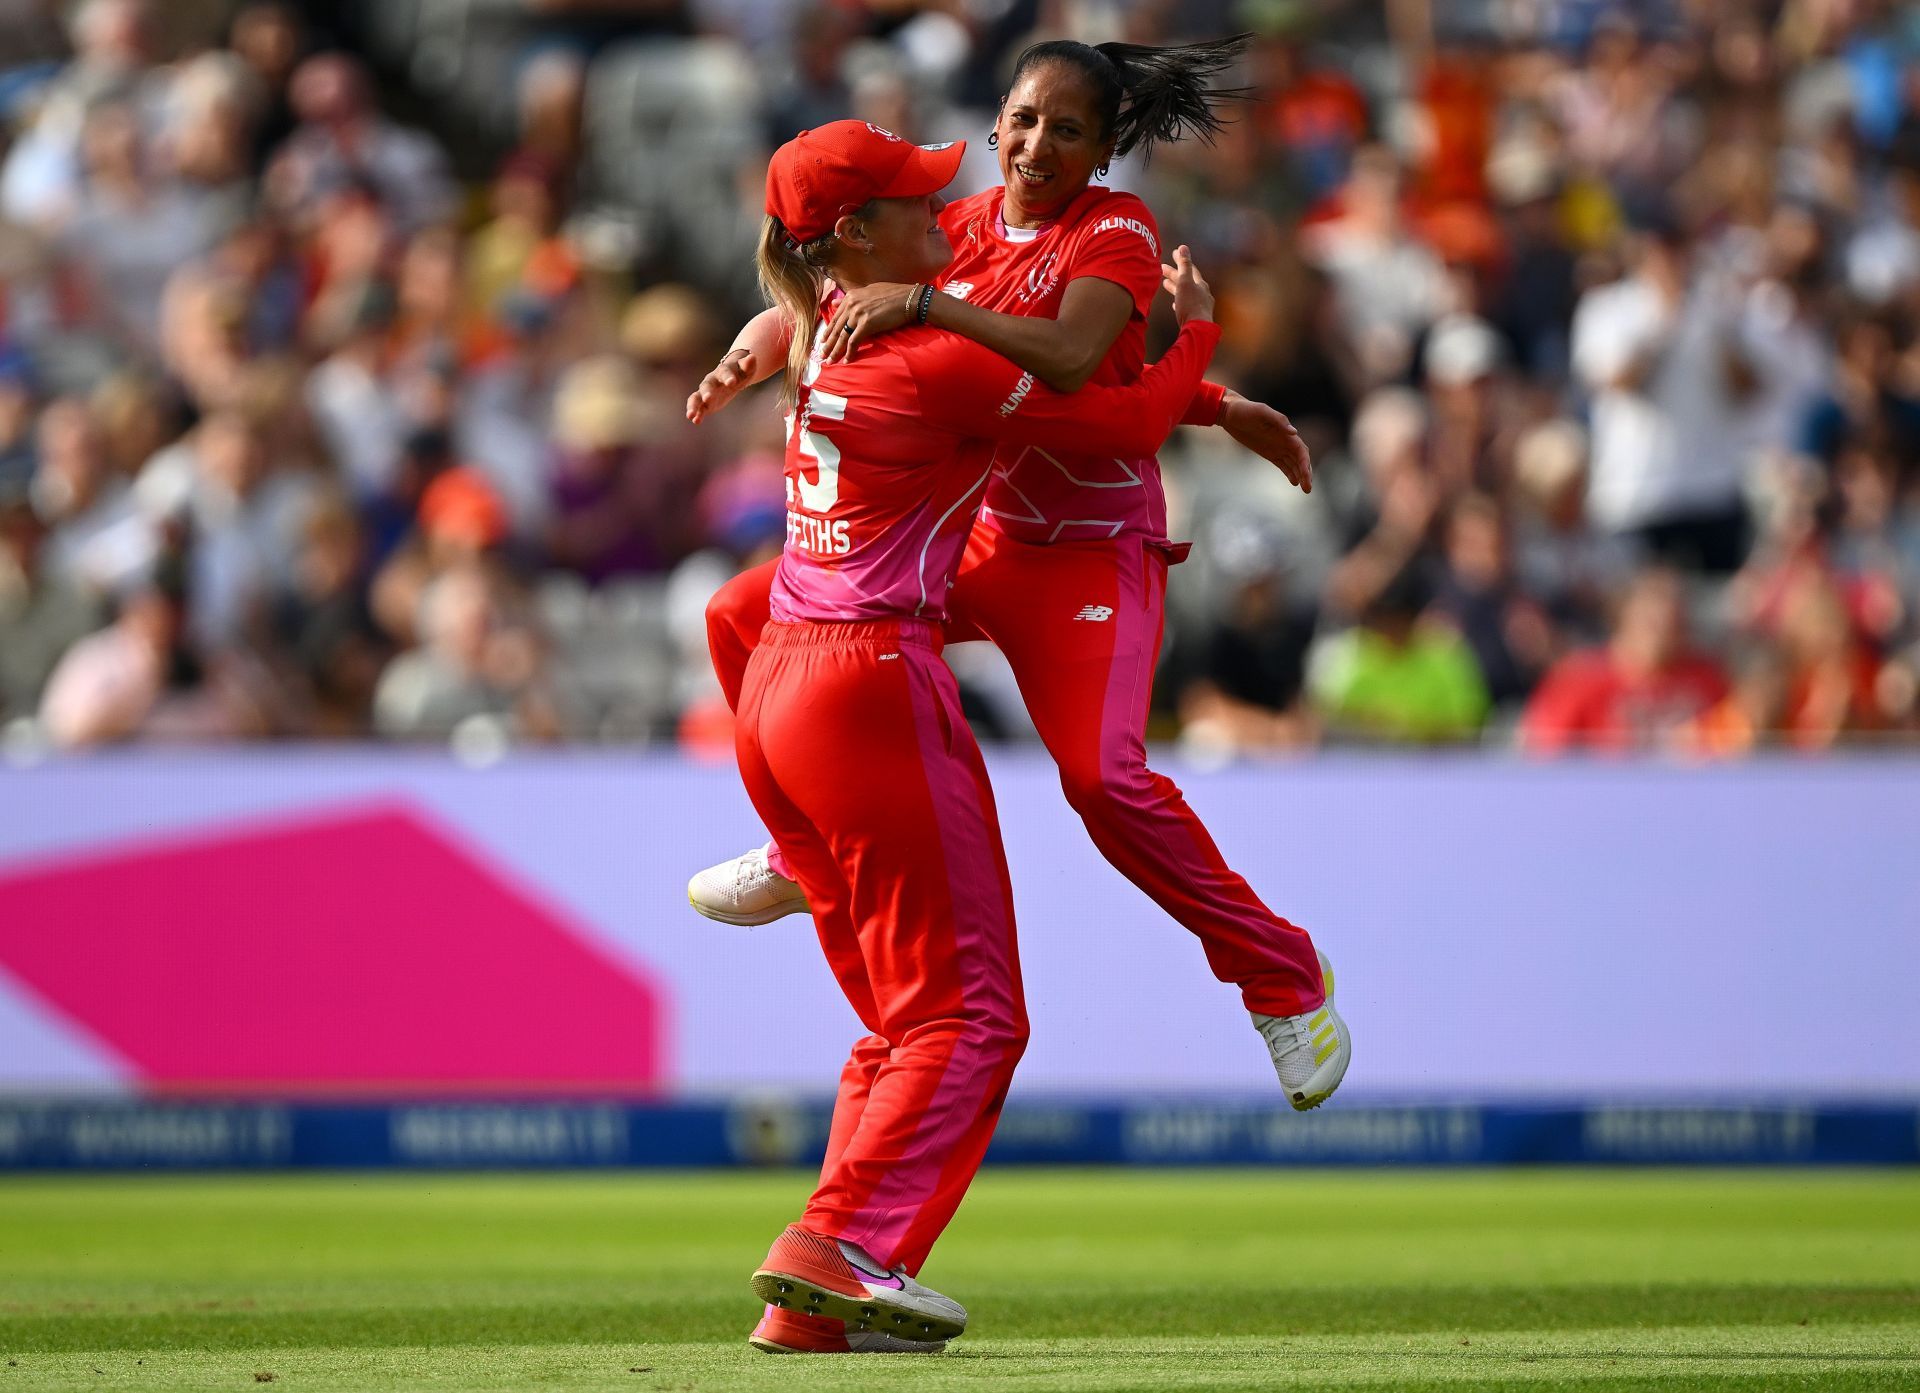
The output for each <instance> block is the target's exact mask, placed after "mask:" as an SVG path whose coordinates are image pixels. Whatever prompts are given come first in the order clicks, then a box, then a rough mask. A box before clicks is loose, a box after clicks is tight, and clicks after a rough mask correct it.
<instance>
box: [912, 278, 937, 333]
mask: <svg viewBox="0 0 1920 1393" xmlns="http://www.w3.org/2000/svg"><path fill="white" fill-rule="evenodd" d="M932 312H933V286H932V285H923V286H921V287H920V303H919V304H917V305H916V306H914V311H913V322H914V323H916V324H925V323H926V322H927V316H928V315H929V314H931V313H932Z"/></svg>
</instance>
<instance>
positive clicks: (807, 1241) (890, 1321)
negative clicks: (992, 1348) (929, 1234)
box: [753, 1224, 967, 1344]
mask: <svg viewBox="0 0 1920 1393" xmlns="http://www.w3.org/2000/svg"><path fill="white" fill-rule="evenodd" d="M753 1289H754V1291H755V1292H757V1293H758V1294H759V1296H760V1299H761V1300H762V1301H765V1302H766V1303H767V1304H768V1305H770V1306H777V1307H779V1308H780V1309H781V1310H786V1311H798V1312H800V1313H801V1314H803V1315H809V1316H827V1317H829V1318H831V1319H834V1320H841V1321H845V1322H846V1323H847V1328H848V1333H849V1334H853V1333H858V1332H861V1331H868V1330H884V1331H886V1332H887V1333H888V1334H889V1335H898V1336H899V1337H900V1338H901V1339H903V1340H917V1341H919V1342H921V1343H922V1344H934V1343H937V1342H939V1341H942V1340H951V1339H952V1338H953V1337H954V1336H956V1335H958V1334H960V1332H961V1331H963V1330H965V1329H966V1328H967V1310H966V1307H964V1306H962V1305H961V1304H960V1303H959V1302H958V1301H955V1300H954V1299H953V1298H952V1297H948V1296H942V1295H941V1294H940V1293H939V1292H937V1291H935V1290H934V1289H933V1288H932V1287H928V1286H922V1285H921V1284H920V1283H919V1282H916V1281H914V1280H913V1278H911V1277H909V1276H908V1275H907V1274H906V1271H905V1270H904V1269H903V1268H897V1267H896V1268H892V1269H888V1268H884V1267H882V1266H881V1265H880V1264H879V1263H878V1262H876V1261H875V1260H874V1259H873V1258H872V1257H871V1256H869V1255H868V1254H867V1252H866V1251H865V1250H864V1249H862V1248H861V1247H860V1246H859V1245H858V1244H855V1243H849V1242H847V1241H846V1240H845V1239H843V1238H842V1239H834V1238H828V1237H826V1236H825V1235H823V1234H818V1233H814V1232H812V1231H811V1230H808V1229H803V1228H801V1227H800V1226H799V1225H798V1224H792V1225H789V1226H788V1228H787V1231H786V1232H785V1233H783V1234H781V1235H780V1236H779V1237H778V1238H776V1239H774V1240H773V1247H772V1248H771V1249H769V1250H768V1252H767V1260H766V1261H765V1262H763V1263H761V1264H760V1268H759V1270H758V1271H757V1272H755V1273H754V1274H753Z"/></svg>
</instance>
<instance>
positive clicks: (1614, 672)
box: [1521, 570, 1727, 754]
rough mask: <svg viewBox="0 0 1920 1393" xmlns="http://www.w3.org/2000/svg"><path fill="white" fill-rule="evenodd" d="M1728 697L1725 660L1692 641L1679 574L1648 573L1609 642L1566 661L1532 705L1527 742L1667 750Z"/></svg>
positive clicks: (1546, 747) (1548, 748) (1542, 747)
mask: <svg viewBox="0 0 1920 1393" xmlns="http://www.w3.org/2000/svg"><path fill="white" fill-rule="evenodd" d="M1726 695H1727V678H1726V674H1725V672H1724V671H1722V669H1721V667H1720V665H1719V664H1718V663H1717V662H1715V661H1714V660H1713V659H1711V658H1709V657H1705V656H1703V655H1701V654H1699V653H1696V652H1694V651H1693V650H1692V648H1691V647H1689V645H1688V640H1687V617H1686V601H1685V597H1684V594H1683V591H1682V588H1681V583H1680V579H1679V577H1678V576H1676V575H1675V574H1673V573H1672V572H1671V571H1661V570H1649V571H1643V572H1642V573H1641V574H1640V575H1638V576H1637V577H1635V579H1634V581H1633V584H1632V586H1631V587H1630V588H1629V589H1628V591H1627V594H1626V598H1625V599H1624V600H1622V601H1621V605H1620V615H1619V618H1618V620H1617V621H1616V622H1615V624H1614V631H1613V638H1612V640H1611V641H1610V642H1609V643H1608V644H1607V646H1606V647H1605V648H1598V649H1587V650H1583V651H1581V652H1578V653H1574V654H1571V655H1569V656H1568V657H1565V658H1562V659H1561V660H1560V661H1559V662H1558V663H1556V664H1555V665H1554V666H1553V668H1552V670H1551V671H1549V672H1548V673H1547V675H1546V677H1545V679H1544V680H1543V681H1542V682H1541V683H1540V687H1539V690H1537V691H1536V692H1534V694H1533V699H1532V700H1531V701H1530V702H1529V703H1528V704H1527V710H1526V716H1525V718H1524V720H1523V721H1522V724H1521V736H1522V742H1523V744H1524V745H1525V747H1526V748H1527V749H1529V750H1532V751H1535V752H1537V753H1542V754H1552V753H1555V752H1558V751H1562V750H1568V749H1587V750H1597V751H1606V752H1610V753H1620V752H1624V751H1628V750H1658V749H1664V748H1668V747H1670V746H1672V745H1674V744H1676V743H1678V742H1679V741H1680V739H1681V737H1682V735H1683V734H1684V732H1685V731H1686V729H1687V727H1688V725H1689V723H1691V722H1693V721H1694V720H1696V719H1697V718H1699V717H1700V716H1701V714H1702V713H1704V712H1706V711H1709V710H1711V709H1712V708H1713V707H1714V706H1715V705H1717V704H1718V703H1719V702H1720V701H1721V700H1722V699H1724V698H1725V697H1726Z"/></svg>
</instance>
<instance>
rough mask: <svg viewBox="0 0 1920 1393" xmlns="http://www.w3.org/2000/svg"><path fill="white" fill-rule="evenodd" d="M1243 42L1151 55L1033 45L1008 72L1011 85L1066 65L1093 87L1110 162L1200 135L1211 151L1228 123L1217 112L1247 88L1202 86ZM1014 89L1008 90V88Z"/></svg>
mask: <svg viewBox="0 0 1920 1393" xmlns="http://www.w3.org/2000/svg"><path fill="white" fill-rule="evenodd" d="M1251 37H1252V36H1251V35H1248V34H1235V35H1233V36H1232V37H1231V38H1225V39H1210V40H1208V41H1207V42H1205V43H1197V44H1178V45H1175V46H1173V47H1168V48H1153V47H1149V46H1148V45H1145V44H1095V45H1087V44H1082V43H1075V42H1073V41H1072V40H1071V39H1052V40H1049V41H1048V42H1046V43H1038V44H1034V45H1033V46H1032V47H1031V48H1029V49H1027V50H1026V52H1024V53H1022V54H1021V55H1020V61H1019V62H1018V63H1016V64H1014V67H1013V82H1014V83H1017V82H1019V81H1020V78H1021V75H1022V74H1024V73H1026V72H1027V71H1028V70H1029V69H1032V68H1037V67H1041V66H1043V65H1045V64H1048V63H1064V64H1066V65H1067V66H1069V67H1071V68H1073V69H1074V70H1075V71H1076V72H1078V73H1080V74H1081V76H1083V77H1085V78H1086V79H1087V81H1088V82H1089V83H1090V84H1091V85H1092V87H1093V94H1094V102H1095V104H1096V106H1097V107H1098V108H1099V113H1100V120H1101V123H1102V126H1103V128H1104V133H1105V134H1106V135H1107V136H1108V137H1110V138H1111V139H1112V141H1113V153H1114V154H1115V155H1126V154H1130V153H1132V152H1133V151H1135V150H1138V151H1139V152H1140V153H1141V155H1142V157H1148V156H1151V154H1152V153H1153V147H1154V145H1155V144H1156V143H1157V142H1159V141H1162V140H1179V139H1181V138H1183V137H1185V136H1188V135H1197V136H1199V137H1200V138H1201V139H1202V140H1204V141H1207V142H1208V143H1209V144H1211V143H1212V141H1213V138H1214V136H1215V135H1217V134H1219V132H1220V129H1221V127H1223V126H1224V125H1225V124H1226V122H1225V121H1224V120H1222V119H1221V116H1220V113H1219V111H1218V110H1217V108H1218V107H1220V106H1223V105H1224V104H1226V103H1227V102H1235V101H1244V100H1246V98H1247V97H1249V96H1251V95H1252V92H1251V90H1250V89H1248V88H1245V87H1210V86H1208V85H1207V79H1208V78H1210V77H1213V76H1216V75H1217V74H1219V73H1222V72H1225V71H1226V70H1227V69H1228V68H1230V67H1232V66H1233V65H1234V64H1235V63H1236V62H1238V61H1239V59H1240V55H1241V54H1243V53H1245V52H1246V50H1247V42H1248V40H1249V39H1250V38H1251ZM1011 85H1012V83H1009V86H1010V87H1011Z"/></svg>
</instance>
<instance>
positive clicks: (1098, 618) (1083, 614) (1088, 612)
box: [1073, 605, 1113, 624]
mask: <svg viewBox="0 0 1920 1393" xmlns="http://www.w3.org/2000/svg"><path fill="white" fill-rule="evenodd" d="M1073 617H1074V618H1075V619H1084V620H1086V621H1087V622H1088V623H1090V624H1104V623H1106V622H1107V620H1109V619H1111V618H1113V606H1111V605H1084V606H1082V607H1081V610H1080V612H1079V613H1078V614H1076V615H1074V616H1073Z"/></svg>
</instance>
